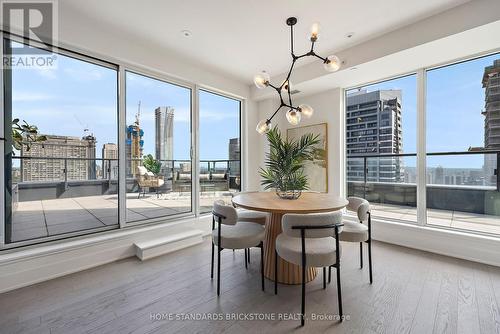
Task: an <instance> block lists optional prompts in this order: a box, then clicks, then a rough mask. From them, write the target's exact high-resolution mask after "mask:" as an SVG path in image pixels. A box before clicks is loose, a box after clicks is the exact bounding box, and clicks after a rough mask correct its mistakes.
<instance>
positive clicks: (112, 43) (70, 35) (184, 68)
mask: <svg viewBox="0 0 500 334" xmlns="http://www.w3.org/2000/svg"><path fill="white" fill-rule="evenodd" d="M58 23H59V30H58V31H59V36H58V39H59V41H60V44H61V45H62V46H68V47H70V48H74V47H77V48H79V49H81V50H83V51H86V50H90V51H91V52H92V53H97V54H100V55H103V56H104V57H112V58H115V59H118V60H121V61H124V62H127V63H129V64H132V65H136V66H141V67H145V68H147V69H150V70H154V71H157V72H160V73H164V74H167V75H170V76H173V77H176V78H179V79H182V80H186V81H190V82H193V83H197V84H201V85H203V86H206V87H209V88H214V89H216V90H219V91H223V92H227V93H230V94H234V95H236V96H239V97H242V98H247V97H248V96H249V87H248V84H247V83H245V82H242V81H239V80H236V79H234V78H232V77H230V76H228V75H227V74H226V73H220V72H216V71H213V70H211V69H209V68H206V67H202V66H200V65H199V64H197V63H193V62H188V61H186V60H185V57H182V56H181V55H179V54H176V53H175V52H172V51H171V50H167V49H165V48H163V47H161V46H159V45H155V44H147V43H146V42H144V41H143V40H141V39H140V38H137V37H135V36H132V35H130V34H125V33H123V32H122V31H117V30H114V28H110V27H109V26H102V24H101V23H99V22H96V21H93V20H92V19H91V18H88V17H85V18H84V17H82V16H80V15H79V14H78V13H75V12H73V11H70V10H68V9H67V7H65V6H60V11H59V22H58ZM131 24H133V22H131ZM200 56H202V52H200Z"/></svg>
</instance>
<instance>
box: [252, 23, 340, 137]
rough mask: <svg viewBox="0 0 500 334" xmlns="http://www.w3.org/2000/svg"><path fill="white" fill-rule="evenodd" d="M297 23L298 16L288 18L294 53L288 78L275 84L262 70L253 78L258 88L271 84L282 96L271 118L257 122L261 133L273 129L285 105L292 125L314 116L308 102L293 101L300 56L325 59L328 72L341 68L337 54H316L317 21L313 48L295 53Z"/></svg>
mask: <svg viewBox="0 0 500 334" xmlns="http://www.w3.org/2000/svg"><path fill="white" fill-rule="evenodd" d="M296 23H297V18H296V17H289V18H288V19H287V20H286V24H287V25H288V26H290V49H291V55H292V65H291V66H290V70H289V71H288V75H287V76H286V79H285V80H284V81H283V83H282V84H281V85H280V86H274V85H273V84H271V82H270V80H271V77H270V76H269V74H268V73H267V72H265V71H262V72H261V73H259V74H257V75H255V77H254V79H253V82H254V83H255V86H257V88H260V89H262V88H266V87H268V86H269V87H271V88H273V89H274V90H276V92H277V93H278V95H279V97H280V106H279V107H278V109H276V111H275V112H274V113H273V114H272V116H271V117H270V118H268V119H265V120H262V121H260V122H259V124H257V128H256V130H257V132H258V133H260V134H264V133H267V132H268V131H269V130H271V120H272V119H273V117H274V116H275V115H276V114H277V113H278V111H279V110H280V109H281V108H283V107H285V108H286V109H288V111H287V112H286V119H287V120H288V122H289V123H290V124H292V125H297V124H299V123H300V120H301V118H302V116H304V117H305V118H310V117H311V116H312V114H313V112H314V110H313V108H312V107H311V106H309V105H307V104H301V105H299V106H298V107H295V106H294V105H293V102H292V94H291V92H290V89H291V88H290V86H291V84H290V76H291V74H292V70H293V66H294V65H295V62H296V61H297V60H299V59H300V58H304V57H309V56H312V57H316V58H319V59H321V60H322V61H323V66H324V68H325V70H327V71H328V72H335V71H337V70H338V69H339V68H340V60H339V58H338V57H337V56H335V55H331V56H328V57H327V58H323V57H321V56H319V55H318V54H316V52H314V44H315V43H316V41H317V40H318V32H319V25H318V24H317V23H314V24H313V25H312V26H311V34H310V36H309V40H310V41H311V49H310V50H309V51H308V52H306V53H304V54H302V55H300V56H297V55H295V53H294V51H293V26H294V25H295V24H296ZM283 95H285V97H283ZM285 100H287V102H285Z"/></svg>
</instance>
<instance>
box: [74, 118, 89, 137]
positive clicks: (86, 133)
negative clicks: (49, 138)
mask: <svg viewBox="0 0 500 334" xmlns="http://www.w3.org/2000/svg"><path fill="white" fill-rule="evenodd" d="M73 117H74V118H75V119H76V121H77V122H78V123H80V125H81V126H82V128H83V138H86V137H88V136H89V131H90V129H89V125H88V124H83V122H82V121H81V120H80V118H78V116H76V114H73ZM92 135H93V134H92Z"/></svg>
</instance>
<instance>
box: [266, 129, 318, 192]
mask: <svg viewBox="0 0 500 334" xmlns="http://www.w3.org/2000/svg"><path fill="white" fill-rule="evenodd" d="M267 140H268V141H269V153H267V154H266V160H265V165H266V168H265V169H263V168H261V169H260V176H261V177H262V180H261V182H260V183H261V185H263V186H264V189H271V188H275V189H278V190H282V191H288V190H307V189H308V183H307V177H306V175H304V162H305V161H308V160H312V159H313V158H314V152H315V151H314V145H317V144H318V143H319V135H313V134H312V133H310V134H306V135H303V136H302V137H300V138H299V139H298V140H290V141H289V140H286V139H283V138H282V135H281V132H280V130H279V129H278V128H277V127H274V128H272V129H271V130H270V131H269V132H268V133H267Z"/></svg>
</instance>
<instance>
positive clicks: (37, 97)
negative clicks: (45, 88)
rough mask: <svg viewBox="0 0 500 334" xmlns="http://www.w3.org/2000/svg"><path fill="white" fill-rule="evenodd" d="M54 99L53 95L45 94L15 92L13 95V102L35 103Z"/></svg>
mask: <svg viewBox="0 0 500 334" xmlns="http://www.w3.org/2000/svg"><path fill="white" fill-rule="evenodd" d="M52 99H54V97H53V96H52V95H48V94H43V93H29V92H19V91H14V92H13V93H12V101H13V102H35V101H47V100H52Z"/></svg>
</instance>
